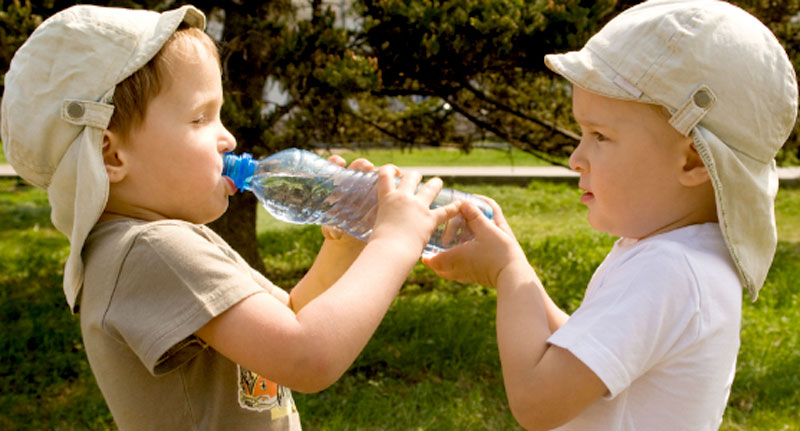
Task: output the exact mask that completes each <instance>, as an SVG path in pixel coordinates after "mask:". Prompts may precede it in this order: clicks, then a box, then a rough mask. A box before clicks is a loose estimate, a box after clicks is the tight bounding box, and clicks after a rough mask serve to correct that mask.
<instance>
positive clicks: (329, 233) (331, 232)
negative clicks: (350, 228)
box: [322, 225, 344, 239]
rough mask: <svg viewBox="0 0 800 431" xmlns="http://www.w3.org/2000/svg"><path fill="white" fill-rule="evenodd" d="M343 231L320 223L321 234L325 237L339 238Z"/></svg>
mask: <svg viewBox="0 0 800 431" xmlns="http://www.w3.org/2000/svg"><path fill="white" fill-rule="evenodd" d="M342 235H344V231H343V230H341V229H339V228H337V227H333V226H328V225H322V236H323V237H324V238H325V239H341V238H342Z"/></svg>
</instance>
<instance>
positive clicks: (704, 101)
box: [694, 90, 711, 108]
mask: <svg viewBox="0 0 800 431" xmlns="http://www.w3.org/2000/svg"><path fill="white" fill-rule="evenodd" d="M694 104H695V105H697V106H698V107H700V108H706V107H708V105H709V104H711V95H710V94H708V92H707V91H705V90H700V91H698V92H697V93H694Z"/></svg>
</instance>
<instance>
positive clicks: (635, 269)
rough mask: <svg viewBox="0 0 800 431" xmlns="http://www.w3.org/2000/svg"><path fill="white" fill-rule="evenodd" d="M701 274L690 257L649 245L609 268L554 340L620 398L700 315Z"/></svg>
mask: <svg viewBox="0 0 800 431" xmlns="http://www.w3.org/2000/svg"><path fill="white" fill-rule="evenodd" d="M698 298H699V294H698V290H697V284H696V277H695V276H694V274H693V272H692V268H691V265H689V263H688V261H687V259H686V256H685V255H683V254H682V253H680V252H679V251H676V250H671V249H666V250H665V249H663V248H661V247H653V248H646V249H645V250H643V251H641V252H639V253H638V254H636V255H635V256H633V257H631V258H630V259H627V260H626V261H624V262H620V263H619V264H618V265H617V266H616V267H614V268H613V269H612V268H609V270H607V271H606V272H605V273H604V275H603V277H602V279H601V280H599V281H598V285H596V286H593V289H592V291H590V292H587V295H586V298H584V301H583V303H582V304H581V306H580V307H579V308H578V309H577V310H576V311H575V313H573V315H572V316H570V318H569V320H567V322H566V323H565V324H564V326H562V327H561V328H560V329H559V330H557V331H556V332H555V333H553V335H552V336H550V338H549V339H548V342H549V343H551V344H553V345H556V346H559V347H562V348H564V349H566V350H568V351H570V352H571V353H572V354H573V355H575V356H576V357H577V358H578V359H579V360H581V361H582V362H583V363H584V364H585V365H586V366H587V367H589V368H590V369H591V370H592V371H593V372H594V373H595V374H596V375H597V376H598V377H599V378H600V379H601V380H602V381H603V383H604V384H605V385H606V387H607V388H608V391H609V395H608V398H614V397H615V396H617V395H618V394H619V393H620V392H622V391H623V390H625V389H626V388H627V387H628V386H630V384H631V383H632V382H633V381H634V380H635V379H636V378H637V377H639V376H641V375H642V374H644V373H645V372H646V371H647V370H649V369H650V368H652V367H653V366H654V365H655V364H657V363H658V362H659V361H661V360H664V359H665V358H666V357H667V356H668V355H669V354H670V349H671V348H672V347H673V346H674V345H675V343H676V341H677V340H678V339H679V338H681V337H686V336H688V337H692V336H696V334H691V333H689V334H687V331H688V332H691V331H693V330H695V328H696V325H693V321H695V322H696V319H698V316H699V299H698Z"/></svg>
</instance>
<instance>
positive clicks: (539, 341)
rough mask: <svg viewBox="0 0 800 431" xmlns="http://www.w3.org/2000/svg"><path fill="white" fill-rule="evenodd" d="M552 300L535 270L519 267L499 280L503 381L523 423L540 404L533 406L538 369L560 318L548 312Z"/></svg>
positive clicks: (499, 332) (498, 332) (498, 310)
mask: <svg viewBox="0 0 800 431" xmlns="http://www.w3.org/2000/svg"><path fill="white" fill-rule="evenodd" d="M545 298H547V300H545ZM548 302H549V303H552V301H550V300H549V297H547V295H546V293H544V289H543V287H542V286H541V282H540V281H539V279H538V277H536V275H535V273H534V272H533V270H532V269H531V270H530V271H526V270H525V269H524V268H519V269H517V270H515V271H512V272H511V273H507V274H504V276H503V277H502V278H499V279H498V285H497V344H498V350H499V352H500V361H501V364H502V370H503V380H504V382H505V387H506V393H507V396H508V400H509V404H510V406H511V409H512V412H513V413H514V416H515V417H516V418H517V420H518V421H519V422H520V423H523V424H525V422H526V418H525V417H524V414H525V413H526V412H530V411H533V410H536V408H537V407H538V406H535V405H531V397H530V395H531V394H532V393H536V392H537V389H538V388H536V387H535V386H536V376H537V370H536V368H537V366H538V365H539V363H540V361H541V360H542V358H543V356H544V354H545V353H546V351H547V348H548V344H547V339H548V338H549V337H550V335H551V334H552V332H553V331H554V329H552V326H554V325H555V324H557V322H558V321H559V316H558V314H557V313H554V312H552V311H551V312H548V310H547V308H548V307H547V304H548ZM553 307H555V305H553ZM558 311H560V310H558Z"/></svg>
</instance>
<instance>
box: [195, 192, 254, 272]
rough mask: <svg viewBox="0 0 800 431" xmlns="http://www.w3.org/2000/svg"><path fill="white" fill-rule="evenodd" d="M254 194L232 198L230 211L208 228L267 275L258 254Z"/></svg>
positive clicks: (244, 194) (241, 194) (240, 194)
mask: <svg viewBox="0 0 800 431" xmlns="http://www.w3.org/2000/svg"><path fill="white" fill-rule="evenodd" d="M257 203H258V199H256V197H255V196H254V195H253V194H252V193H237V194H235V195H234V196H231V197H230V204H229V206H228V211H227V212H226V213H225V214H223V215H222V217H220V218H219V219H217V220H215V221H214V222H212V223H209V225H208V227H210V228H211V229H213V230H214V232H216V233H218V234H219V236H221V237H222V238H223V239H224V240H225V241H227V242H228V244H230V246H231V247H233V249H234V250H236V251H237V252H239V254H241V255H242V257H243V258H244V260H245V261H247V263H249V264H250V266H252V267H253V268H255V269H256V270H257V271H258V272H260V273H262V274H265V273H266V268H265V267H264V261H263V260H261V256H260V255H259V253H258V240H257V239H256V204H257ZM265 275H266V274H265Z"/></svg>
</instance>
